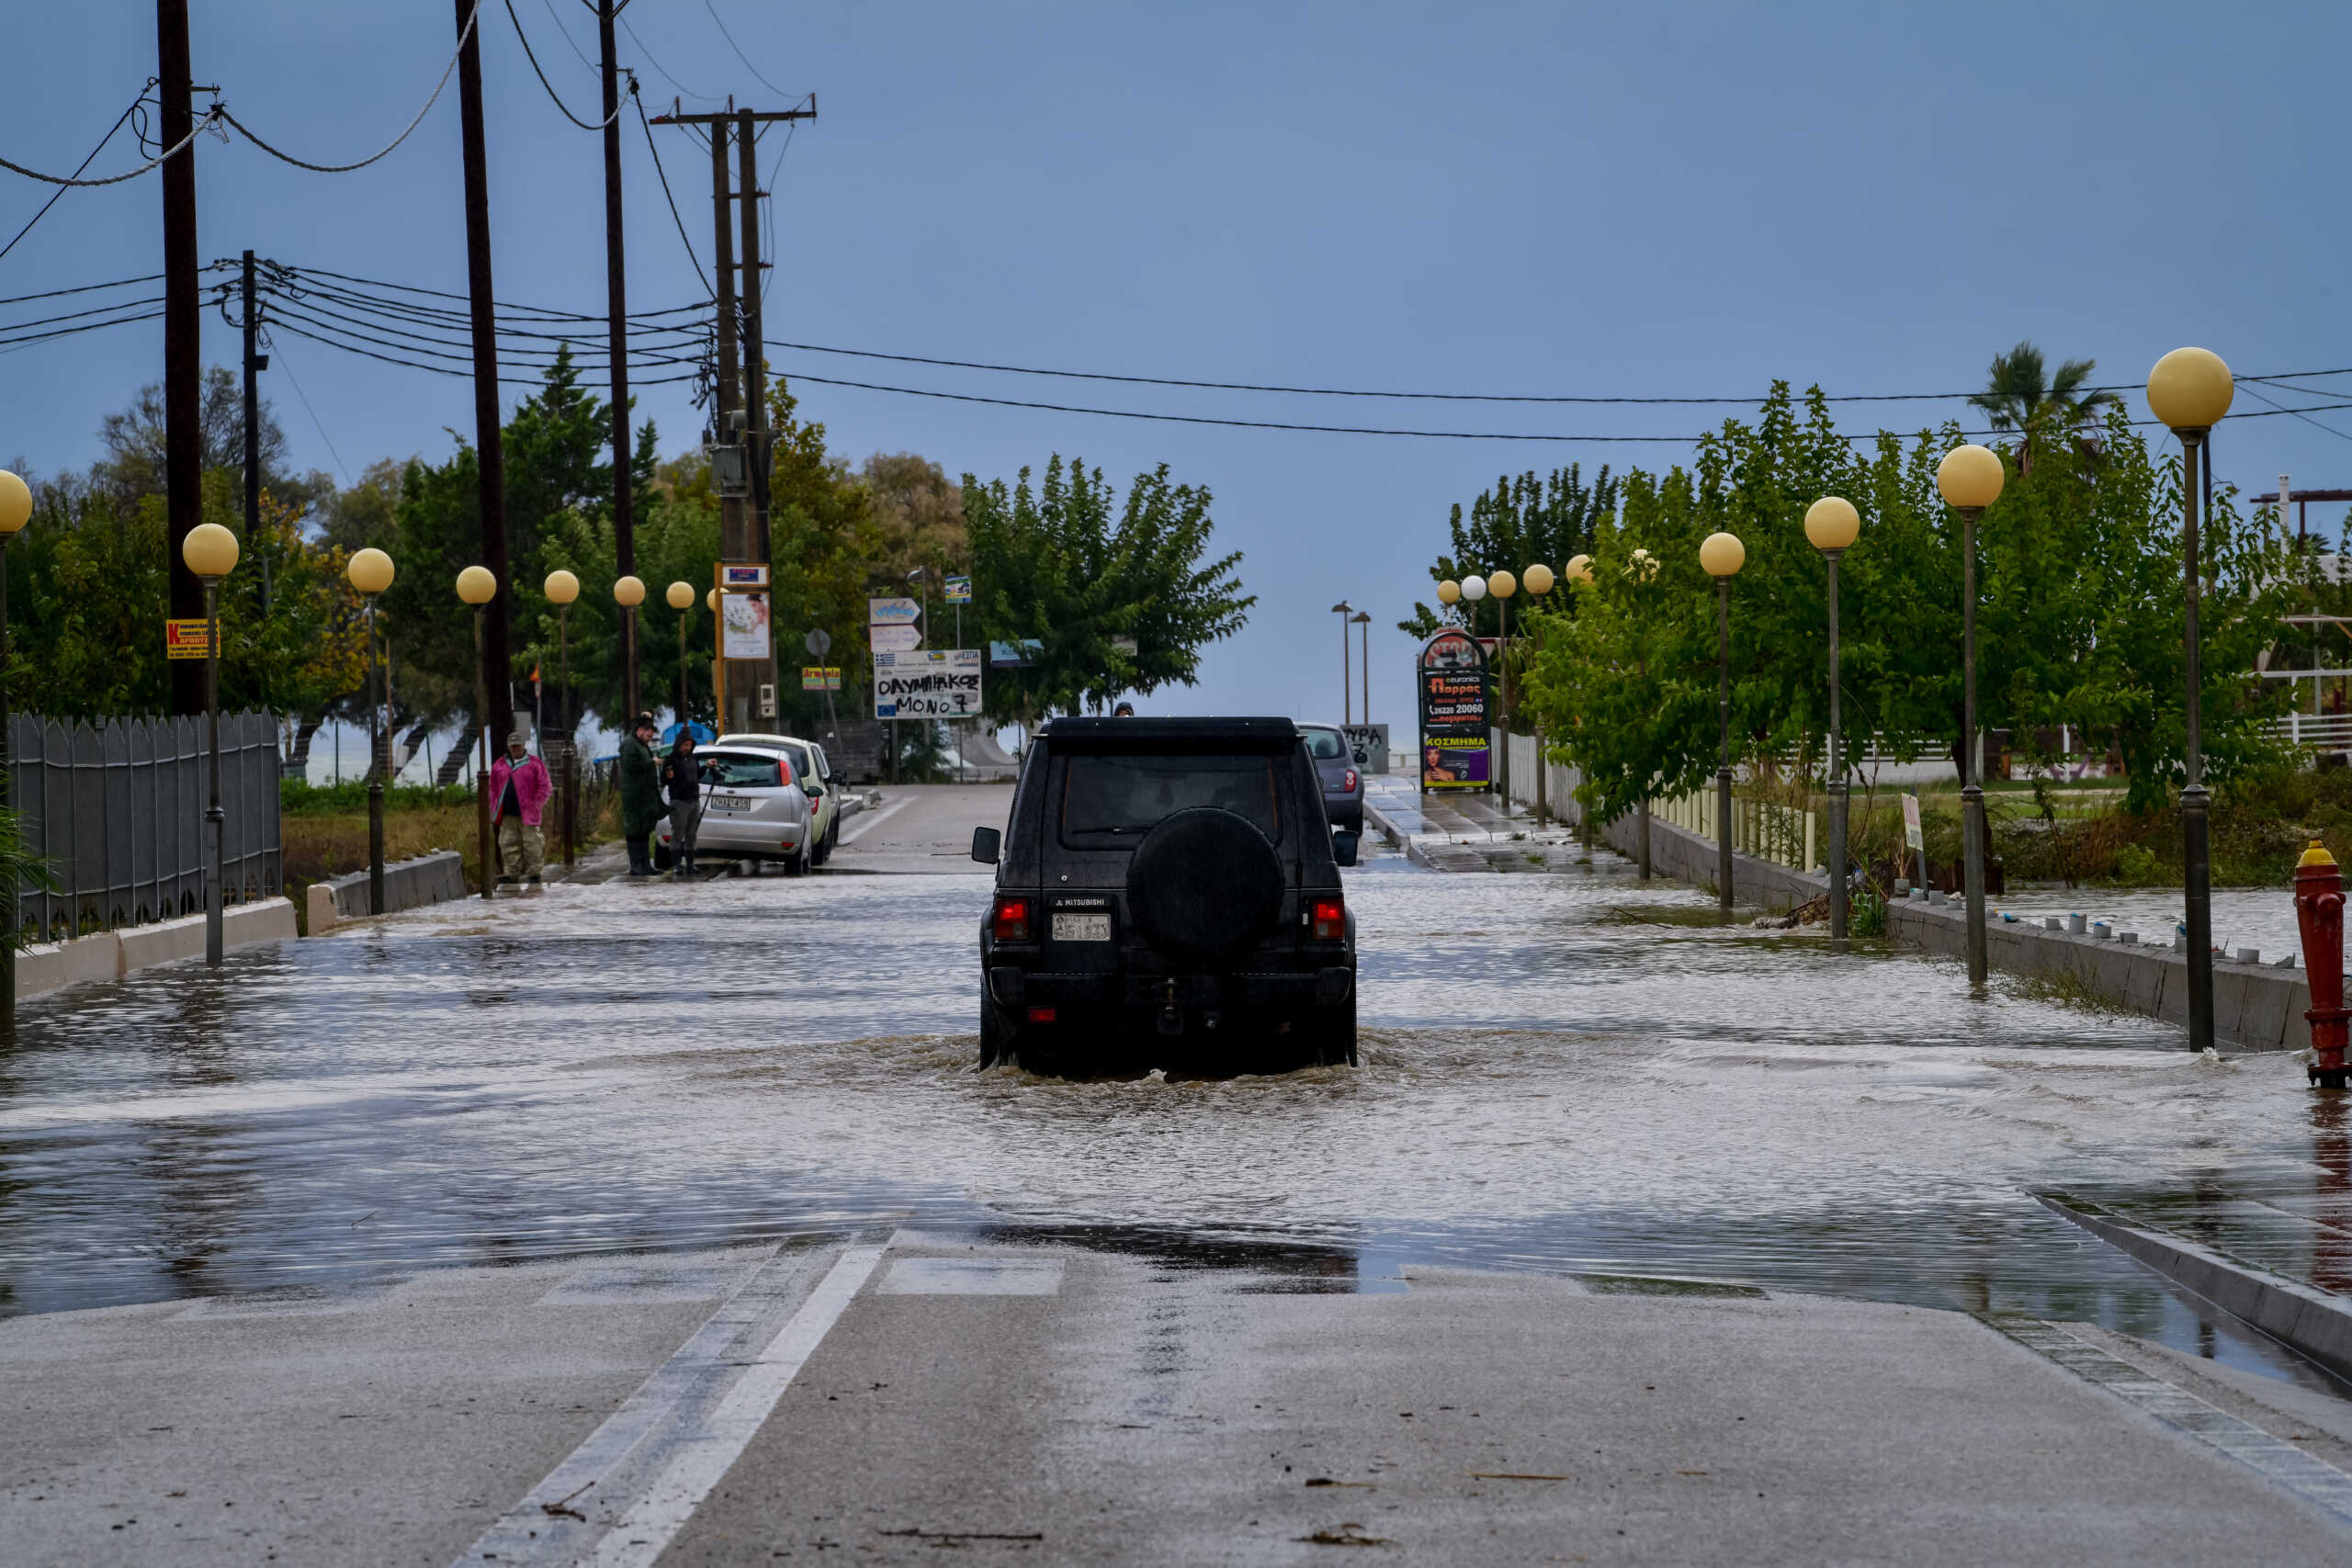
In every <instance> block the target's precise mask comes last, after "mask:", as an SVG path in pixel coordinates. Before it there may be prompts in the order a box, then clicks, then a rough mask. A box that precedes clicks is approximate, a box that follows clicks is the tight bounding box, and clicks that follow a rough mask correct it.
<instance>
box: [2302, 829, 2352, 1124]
mask: <svg viewBox="0 0 2352 1568" xmlns="http://www.w3.org/2000/svg"><path fill="white" fill-rule="evenodd" d="M2295 924H2296V926H2297V927H2298V928H2299V929H2300V930H2301V933H2302V938H2303V970H2304V972H2305V973H2306V974H2308V975H2309V976H2311V991H2312V1006H2311V1010H2310V1011H2308V1012H2306V1013H2304V1014H2303V1017H2304V1018H2306V1019H2308V1020H2310V1021H2311V1026H2312V1064H2311V1081H2312V1082H2313V1083H2315V1084H2317V1085H2319V1086H2320V1088H2322V1089H2342V1088H2344V1087H2345V1077H2346V1069H2345V1064H2344V1044H2345V1021H2346V1019H2347V1018H2352V1011H2347V1010H2346V1008H2345V1006H2344V873H2343V872H2342V871H2341V870H2339V869H2338V868H2337V866H2336V863H2335V856H2334V855H2332V854H2329V853H2328V852H2327V850H2326V848H2325V846H2324V845H2323V844H2321V842H2320V841H2319V840H2317V839H2313V840H2312V847H2311V848H2310V849H2307V850H2305V851H2304V852H2303V858H2302V859H2301V860H2300V861H2297V862H2296V863H2295Z"/></svg>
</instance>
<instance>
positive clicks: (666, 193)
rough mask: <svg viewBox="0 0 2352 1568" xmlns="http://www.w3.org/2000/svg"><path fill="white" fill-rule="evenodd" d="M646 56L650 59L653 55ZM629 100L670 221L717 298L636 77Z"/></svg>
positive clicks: (708, 289)
mask: <svg viewBox="0 0 2352 1568" xmlns="http://www.w3.org/2000/svg"><path fill="white" fill-rule="evenodd" d="M629 36H630V37H631V38H635V37H636V36H637V35H636V34H635V33H631V34H630V35H629ZM646 58H647V59H649V60H650V59H651V58H652V56H650V55H648V56H647V57H646ZM665 74H666V73H665ZM628 101H629V102H630V103H632V104H635V105H636V106H637V123H638V124H639V125H641V126H643V127H644V128H645V150H646V151H647V152H650V153H652V154H653V172H654V173H655V174H657V175H661V177H662V200H664V201H666V202H668V203H669V204H670V221H671V222H673V223H675V224H676V225H677V226H678V243H680V244H682V245H684V246H685V247H686V259H687V260H688V261H690V262H692V263H694V264H695V276H696V277H698V278H700V279H702V287H703V292H704V293H706V294H708V295H709V296H710V297H711V298H712V299H717V298H718V288H715V287H713V285H712V284H711V281H710V275H709V274H708V273H707V272H705V271H703V269H702V257H700V256H698V255H696V254H695V243H694V242H693V241H692V240H689V239H687V238H686V220H684V219H683V218H681V217H679V216H678V198H677V197H674V196H673V195H671V194H670V175H669V171H667V170H666V169H664V168H662V149H660V148H659V147H656V146H655V145H653V122H652V121H651V120H650V119H647V118H645V103H644V100H643V99H642V98H641V97H640V96H639V94H638V91H637V83H636V81H635V79H634V78H632V79H631V80H630V82H629V86H628Z"/></svg>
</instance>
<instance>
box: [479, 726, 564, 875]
mask: <svg viewBox="0 0 2352 1568" xmlns="http://www.w3.org/2000/svg"><path fill="white" fill-rule="evenodd" d="M554 793H555V784H553V782H552V781H550V780H549V779H548V765H547V764H546V763H545V762H542V761H539V760H538V759H537V757H534V756H532V755H531V753H530V750H529V749H528V748H527V747H526V744H525V742H524V739H523V732H522V731H521V730H519V729H518V730H516V731H515V733H514V734H512V735H509V736H508V737H507V738H506V755H504V756H503V757H501V758H499V759H498V761H496V762H495V763H493V764H492V767H491V770H490V798H491V800H492V802H493V803H494V804H493V805H492V807H491V820H492V822H493V823H495V824H496V825H497V833H498V861H499V878H498V885H499V886H502V887H504V886H510V885H512V884H515V883H523V884H527V885H529V886H535V887H536V886H538V885H539V874H540V872H541V870H542V869H543V868H544V867H545V866H546V864H547V840H546V836H545V835H544V834H543V833H542V832H541V831H540V830H539V817H540V814H541V812H542V811H543V810H544V809H545V808H546V807H547V803H548V796H549V795H553V794H554Z"/></svg>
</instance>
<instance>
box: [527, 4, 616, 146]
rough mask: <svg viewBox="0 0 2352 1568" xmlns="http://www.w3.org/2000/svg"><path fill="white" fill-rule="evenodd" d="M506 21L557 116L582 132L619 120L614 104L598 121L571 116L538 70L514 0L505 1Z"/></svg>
mask: <svg viewBox="0 0 2352 1568" xmlns="http://www.w3.org/2000/svg"><path fill="white" fill-rule="evenodd" d="M506 19H507V20H508V21H510V22H512V23H514V24H515V38H516V39H518V40H520V41H521V43H522V45H523V58H524V59H526V60H527V61H529V62H531V74H532V75H534V76H537V78H538V79H539V85H540V86H542V87H545V88H546V89H547V92H548V102H549V103H551V104H553V105H555V107H556V112H557V113H558V114H560V115H561V116H563V118H566V119H568V120H570V121H571V123H572V124H574V125H576V126H578V127H579V128H580V129H581V130H604V129H605V127H606V126H608V125H610V124H612V123H613V121H615V120H616V119H618V118H620V117H621V108H620V106H619V105H618V104H615V105H614V106H613V112H612V113H610V114H608V115H606V116H605V118H602V119H599V120H585V119H582V118H580V117H579V116H578V115H576V114H573V113H572V112H571V108H570V107H567V106H566V105H565V103H564V101H563V98H562V96H561V95H560V94H558V93H557V92H556V90H555V84H554V83H552V82H550V81H548V73H546V72H545V71H543V70H541V69H540V68H539V57H538V56H537V55H536V54H534V53H533V52H531V39H530V35H529V34H527V33H526V32H525V31H524V30H523V18H522V17H518V16H516V15H515V0H506ZM583 58H584V57H583Z"/></svg>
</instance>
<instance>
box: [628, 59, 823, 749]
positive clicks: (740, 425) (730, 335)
mask: <svg viewBox="0 0 2352 1568" xmlns="http://www.w3.org/2000/svg"><path fill="white" fill-rule="evenodd" d="M814 118H817V104H816V99H815V98H814V97H813V96H812V97H811V98H810V99H809V107H807V108H799V109H782V110H771V111H764V112H763V111H758V110H752V109H738V108H735V107H731V105H730V107H728V108H727V109H726V110H725V111H723V112H720V113H715V114H681V113H676V112H673V113H670V114H666V115H660V116H656V117H655V118H654V121H653V123H654V124H656V125H699V126H702V127H704V128H705V129H706V130H707V131H708V132H709V135H710V184H711V192H710V197H711V213H712V228H713V239H714V257H713V260H714V263H715V265H714V268H713V272H712V288H713V291H714V292H715V293H716V294H717V295H718V386H717V388H716V389H715V394H716V395H715V397H714V399H713V405H714V408H713V413H712V419H711V442H712V446H713V447H714V451H713V454H712V470H713V475H714V478H718V479H720V480H721V482H720V483H719V484H718V493H719V503H718V504H719V513H718V557H719V560H718V564H719V577H720V582H719V583H718V587H719V589H720V591H721V592H722V593H756V594H757V595H759V597H760V599H761V600H762V602H763V605H762V607H763V609H764V608H765V607H766V606H767V605H768V604H773V602H774V601H773V598H772V587H771V584H770V581H769V579H770V577H771V576H772V575H773V570H774V569H773V564H772V563H771V562H770V561H769V559H768V537H767V491H768V484H767V481H768V475H767V472H766V468H767V453H768V443H767V439H766V428H767V417H766V409H765V406H764V405H765V403H766V400H767V372H766V367H765V365H764V364H763V362H762V359H761V352H762V348H763V344H762V342H761V334H760V329H759V327H758V325H757V323H758V321H759V314H758V312H759V294H760V280H759V270H760V252H759V202H760V197H761V194H762V193H761V191H760V188H759V176H758V170H757V153H756V139H757V137H758V135H759V127H760V126H762V125H764V124H773V123H775V122H777V121H781V120H796V119H814ZM730 129H732V130H734V132H735V136H736V140H737V149H738V160H739V164H740V167H741V186H742V188H741V191H740V192H738V191H737V190H736V189H735V188H734V187H735V183H736V182H735V179H734V177H733V171H730V170H729V168H728V164H727V141H728V131H729V130H730ZM739 197H740V199H741V203H742V206H741V211H740V217H741V236H742V243H741V253H742V258H743V259H742V263H741V269H740V270H741V287H740V289H739V288H738V283H737V272H738V270H739V269H738V264H737V261H736V253H737V250H738V246H737V243H736V235H737V220H738V210H737V209H736V207H735V203H736V201H737V200H738V199H739ZM739 295H740V299H741V300H743V301H746V302H748V310H745V309H744V308H743V307H741V306H739V303H738V300H739ZM745 329H748V331H744V330H745ZM739 331H744V335H746V336H748V337H749V339H750V341H749V342H748V343H740V342H739V335H738V334H739ZM739 346H740V347H741V349H742V350H743V352H742V353H741V355H739V353H738V349H739ZM739 568H740V569H750V568H757V569H759V570H758V571H757V572H756V574H754V573H751V572H749V571H744V572H738V571H736V570H730V569H739ZM743 578H752V579H753V580H752V581H741V579H743ZM724 615H725V605H724V601H722V604H721V617H720V620H721V624H720V626H716V627H714V628H713V637H714V638H715V639H716V640H717V641H718V644H719V647H718V649H717V650H716V651H717V652H718V654H719V655H720V657H719V658H718V660H717V667H718V686H719V693H720V697H721V701H722V704H723V706H722V708H721V711H720V712H719V714H718V726H719V728H721V729H739V730H740V729H751V728H757V726H756V725H755V724H754V722H753V720H754V716H755V710H754V706H753V705H754V704H755V703H756V702H757V701H758V699H759V697H760V694H761V689H762V688H763V687H765V688H767V689H768V691H769V692H770V693H773V692H774V690H775V678H776V659H775V627H774V626H773V625H772V624H771V625H770V626H769V628H768V629H769V635H768V637H767V639H766V650H765V652H764V654H763V655H762V656H761V657H759V658H728V657H725V655H726V653H727V649H726V646H725V642H726V632H725V630H724V629H723V628H724ZM756 716H757V717H758V718H759V719H761V720H767V719H772V718H773V717H774V716H775V715H774V713H773V712H772V711H759V712H757V714H756Z"/></svg>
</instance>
